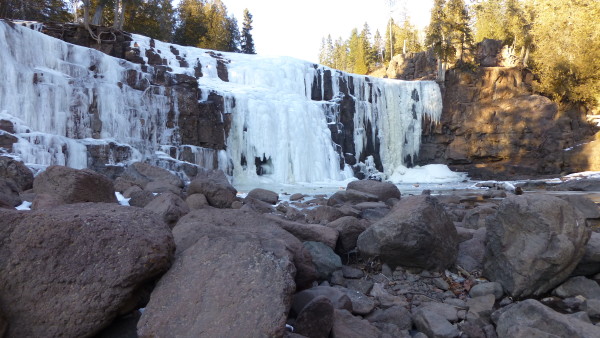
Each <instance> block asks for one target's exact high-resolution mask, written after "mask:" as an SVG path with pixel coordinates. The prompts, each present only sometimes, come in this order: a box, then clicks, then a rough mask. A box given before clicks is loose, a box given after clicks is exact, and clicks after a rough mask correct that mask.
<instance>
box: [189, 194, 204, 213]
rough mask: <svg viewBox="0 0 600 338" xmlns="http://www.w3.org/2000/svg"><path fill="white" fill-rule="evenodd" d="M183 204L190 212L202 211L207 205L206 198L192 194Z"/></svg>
mask: <svg viewBox="0 0 600 338" xmlns="http://www.w3.org/2000/svg"><path fill="white" fill-rule="evenodd" d="M185 203H186V204H187V205H188V207H189V208H190V209H191V210H197V209H203V208H204V207H205V206H207V205H208V201H207V200H206V196H204V195H202V194H192V195H189V196H188V197H187V198H186V199H185Z"/></svg>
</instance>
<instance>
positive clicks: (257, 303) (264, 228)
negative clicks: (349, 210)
mask: <svg viewBox="0 0 600 338" xmlns="http://www.w3.org/2000/svg"><path fill="white" fill-rule="evenodd" d="M173 236H174V238H175V243H176V245H177V252H176V256H175V261H174V263H173V266H172V267H171V269H170V270H169V271H168V272H167V273H166V274H165V275H164V276H163V277H162V278H161V280H160V281H159V282H158V284H157V285H156V288H155V289H154V291H153V292H152V295H151V297H150V302H149V303H148V305H147V306H146V309H145V310H144V313H143V314H142V317H141V319H140V321H139V323H138V326H137V327H138V334H139V336H140V337H151V336H152V337H166V336H169V337H174V336H187V337H192V336H193V337H235V336H239V334H240V332H243V334H244V335H245V336H264V337H266V336H283V334H284V331H285V324H286V319H287V314H288V311H289V309H290V305H291V299H292V294H293V292H294V290H295V283H294V274H295V272H296V267H295V266H294V261H295V259H296V258H297V253H298V248H299V247H301V244H300V243H299V242H298V241H297V240H296V239H295V238H294V237H293V236H292V235H290V234H288V233H286V232H285V231H283V230H282V229H281V228H279V227H278V226H276V225H274V224H273V223H272V222H269V221H268V220H266V219H265V218H264V217H262V216H261V215H259V214H255V213H251V212H244V211H242V210H233V209H216V208H206V209H202V210H196V211H192V212H190V213H189V214H187V215H186V216H184V217H183V218H181V219H180V220H179V222H178V223H177V225H176V226H175V228H173ZM224 309H235V310H232V311H229V310H228V311H224ZM240 314H243V315H240Z"/></svg>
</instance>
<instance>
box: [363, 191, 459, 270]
mask: <svg viewBox="0 0 600 338" xmlns="http://www.w3.org/2000/svg"><path fill="white" fill-rule="evenodd" d="M358 250H359V251H360V252H361V254H363V255H367V256H371V257H372V256H379V258H381V259H382V261H383V262H385V263H387V264H388V265H390V266H393V267H395V266H398V265H400V266H407V267H420V268H424V269H431V270H440V269H442V270H443V269H445V268H446V267H448V266H450V265H451V264H453V263H454V262H455V260H456V257H457V253H458V234H457V232H456V228H455V227H454V225H453V224H452V221H450V218H449V217H448V215H447V214H446V212H445V211H444V208H443V207H442V205H441V204H440V203H439V202H438V201H437V199H435V198H434V197H431V196H411V197H408V198H404V199H402V200H401V201H400V202H398V203H397V204H396V206H395V207H394V209H393V210H392V211H391V212H390V213H389V214H388V215H387V216H386V217H384V218H383V219H382V220H380V221H378V222H377V223H375V224H373V225H372V226H371V227H369V228H368V229H367V230H366V231H365V232H363V233H362V234H361V235H360V236H359V237H358Z"/></svg>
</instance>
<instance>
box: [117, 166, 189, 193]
mask: <svg viewBox="0 0 600 338" xmlns="http://www.w3.org/2000/svg"><path fill="white" fill-rule="evenodd" d="M121 179H122V180H125V181H129V182H131V183H133V184H135V185H137V186H140V187H142V188H145V187H146V185H147V184H148V183H150V182H153V181H161V182H162V183H163V184H170V185H172V186H175V187H179V188H182V187H183V181H182V180H181V179H180V178H179V177H177V175H175V174H173V173H171V172H170V171H168V170H166V169H163V168H160V167H156V166H153V165H151V164H148V163H144V162H135V163H132V164H131V165H129V166H128V167H127V169H125V171H124V172H123V174H122V175H121Z"/></svg>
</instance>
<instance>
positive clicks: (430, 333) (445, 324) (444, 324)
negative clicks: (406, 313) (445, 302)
mask: <svg viewBox="0 0 600 338" xmlns="http://www.w3.org/2000/svg"><path fill="white" fill-rule="evenodd" d="M413 321H414V323H415V327H416V328H417V330H419V331H421V332H423V333H425V334H426V335H427V337H432V338H454V337H459V336H460V331H458V328H457V327H456V326H455V325H452V324H450V322H449V321H447V320H446V318H444V317H443V316H442V315H440V314H438V313H436V312H432V311H430V310H427V309H422V310H419V311H416V312H415V314H414V315H413Z"/></svg>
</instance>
